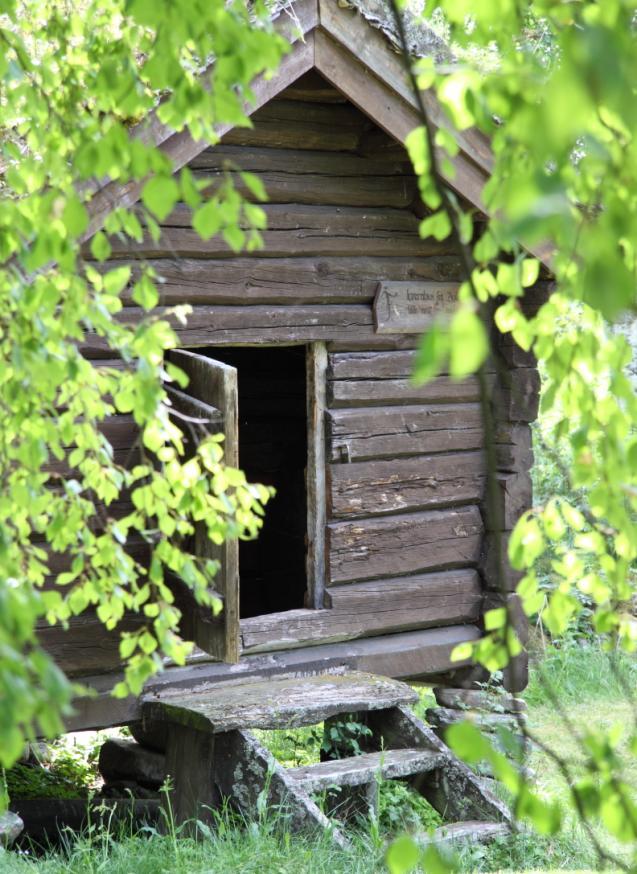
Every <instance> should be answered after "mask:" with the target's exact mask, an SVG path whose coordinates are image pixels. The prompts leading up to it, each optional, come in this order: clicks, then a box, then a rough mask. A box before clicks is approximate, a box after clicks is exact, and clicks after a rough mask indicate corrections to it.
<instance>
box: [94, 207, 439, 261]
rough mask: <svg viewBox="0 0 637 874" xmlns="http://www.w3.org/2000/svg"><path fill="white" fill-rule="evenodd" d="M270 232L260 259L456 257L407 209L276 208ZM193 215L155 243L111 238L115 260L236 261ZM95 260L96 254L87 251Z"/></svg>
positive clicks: (172, 224)
mask: <svg viewBox="0 0 637 874" xmlns="http://www.w3.org/2000/svg"><path fill="white" fill-rule="evenodd" d="M263 209H264V211H265V213H266V217H267V229H266V230H265V231H262V232H261V236H262V238H263V249H261V250H259V255H260V257H266V258H285V257H288V256H290V255H295V256H331V255H336V256H340V255H344V256H351V255H371V256H378V255H381V256H382V255H385V256H390V257H401V256H402V257H407V258H418V257H423V258H424V257H426V256H428V255H452V254H454V249H453V245H452V244H451V243H449V242H448V241H442V242H438V241H437V240H431V239H427V240H421V239H420V237H419V236H418V219H417V218H416V216H415V215H414V214H413V213H411V212H408V211H407V210H401V209H391V208H383V207H375V208H373V209H372V208H366V207H354V206H351V207H350V206H315V205H312V204H309V205H301V204H270V205H265V206H264V207H263ZM190 223H191V211H190V209H189V208H188V207H185V206H183V205H178V206H177V207H176V208H175V209H174V210H173V212H172V213H171V214H170V216H169V217H168V218H167V219H166V221H165V222H164V223H163V225H162V234H161V238H160V239H159V241H157V242H155V241H154V240H152V239H151V238H150V237H149V236H146V237H145V238H144V240H143V241H142V242H141V243H137V242H135V241H131V240H128V239H119V238H111V241H110V242H111V246H112V250H113V251H112V256H111V257H112V258H131V257H137V258H139V257H148V258H174V257H191V258H197V257H201V258H233V257H234V256H235V255H236V253H235V252H234V251H233V250H232V249H231V248H230V247H229V246H228V245H227V243H226V242H225V241H224V240H223V239H222V238H221V237H220V236H214V237H211V238H210V239H209V240H203V239H202V238H201V237H200V236H199V234H198V233H197V232H196V231H194V230H193V229H192V227H190ZM84 254H85V257H86V258H88V259H90V258H91V255H90V252H88V251H85V253H84Z"/></svg>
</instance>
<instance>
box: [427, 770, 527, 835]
mask: <svg viewBox="0 0 637 874" xmlns="http://www.w3.org/2000/svg"><path fill="white" fill-rule="evenodd" d="M481 783H482V784H483V785H484V786H485V788H486V790H487V792H489V794H491V793H492V790H491V788H490V787H488V786H487V785H486V783H485V781H484V778H482V779H481ZM494 788H495V787H494ZM510 833H511V826H510V825H509V824H508V823H506V822H480V821H479V820H468V821H467V822H451V823H448V824H447V825H442V826H440V827H439V828H437V829H434V831H433V833H432V834H430V835H427V836H426V837H424V838H423V840H422V841H421V840H418V839H417V842H418V844H420V845H423V844H424V845H425V846H426V845H427V844H434V845H435V846H436V847H451V848H455V847H457V845H458V844H467V843H469V844H486V843H488V842H489V841H492V840H494V838H503V837H506V836H507V835H508V834H510Z"/></svg>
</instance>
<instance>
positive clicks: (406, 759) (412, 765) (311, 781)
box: [288, 749, 444, 792]
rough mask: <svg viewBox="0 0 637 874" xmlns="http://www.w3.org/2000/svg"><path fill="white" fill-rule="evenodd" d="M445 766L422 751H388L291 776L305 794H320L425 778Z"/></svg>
mask: <svg viewBox="0 0 637 874" xmlns="http://www.w3.org/2000/svg"><path fill="white" fill-rule="evenodd" d="M442 764H444V759H443V756H441V755H440V754H438V753H432V752H430V751H429V750H422V749H403V750H385V751H384V752H381V753H363V755H359V756H348V757H347V758H344V759H331V760H328V761H326V762H319V763H318V764H316V765H305V766H302V767H300V768H290V770H289V771H288V774H289V775H290V777H292V779H293V780H294V781H296V782H297V783H298V784H299V785H301V786H302V787H303V788H304V789H305V791H306V792H321V791H322V790H323V789H329V788H330V786H361V785H363V784H365V783H369V782H370V781H373V780H375V779H377V778H378V777H382V779H383V780H392V779H393V780H395V779H399V778H401V777H410V776H411V775H412V774H423V773H426V772H428V771H431V770H432V769H433V768H437V767H440V766H441V765H442Z"/></svg>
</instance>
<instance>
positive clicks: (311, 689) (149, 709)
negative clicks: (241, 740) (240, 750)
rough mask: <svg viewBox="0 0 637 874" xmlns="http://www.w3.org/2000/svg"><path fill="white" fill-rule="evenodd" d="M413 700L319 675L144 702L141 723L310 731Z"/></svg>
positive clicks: (367, 677)
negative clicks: (312, 727)
mask: <svg viewBox="0 0 637 874" xmlns="http://www.w3.org/2000/svg"><path fill="white" fill-rule="evenodd" d="M417 700H418V696H417V694H416V693H415V692H414V690H413V689H411V688H410V687H409V686H407V685H406V684H405V683H401V682H399V681H397V680H390V679H388V678H386V677H379V676H376V675H375V674H365V673H361V672H357V671H355V672H349V673H345V672H342V673H322V674H313V675H310V676H305V677H285V678H281V677H278V678H273V679H269V680H257V681H254V680H253V681H252V682H244V681H239V682H227V683H221V684H219V685H217V686H215V687H214V688H212V689H207V690H205V691H199V692H197V691H194V690H193V691H184V690H177V691H175V692H168V691H167V692H164V693H162V694H161V695H154V696H146V697H145V698H144V699H143V701H142V720H143V721H146V720H150V721H157V722H165V723H166V722H167V723H172V724H173V725H184V726H187V727H189V728H194V729H197V730H199V731H205V732H212V733H214V734H220V733H222V732H226V731H233V730H235V729H246V728H261V729H275V728H295V727H297V726H301V725H314V724H315V723H317V722H321V721H322V720H324V719H327V718H328V717H330V716H336V715H337V714H339V713H355V712H359V713H360V712H362V711H370V710H385V709H387V708H391V707H396V706H398V705H400V704H411V703H413V702H415V701H417Z"/></svg>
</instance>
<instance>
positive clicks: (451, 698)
mask: <svg viewBox="0 0 637 874" xmlns="http://www.w3.org/2000/svg"><path fill="white" fill-rule="evenodd" d="M434 695H435V697H436V701H437V703H438V704H439V705H440V706H441V707H450V708H452V709H456V710H466V709H467V708H473V709H480V710H488V711H493V712H494V713H525V712H526V709H527V707H526V701H524V700H523V699H522V698H515V697H514V696H513V695H507V694H506V693H505V692H504V691H502V690H500V689H493V690H486V689H453V688H448V687H444V686H436V688H435V689H434Z"/></svg>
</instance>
